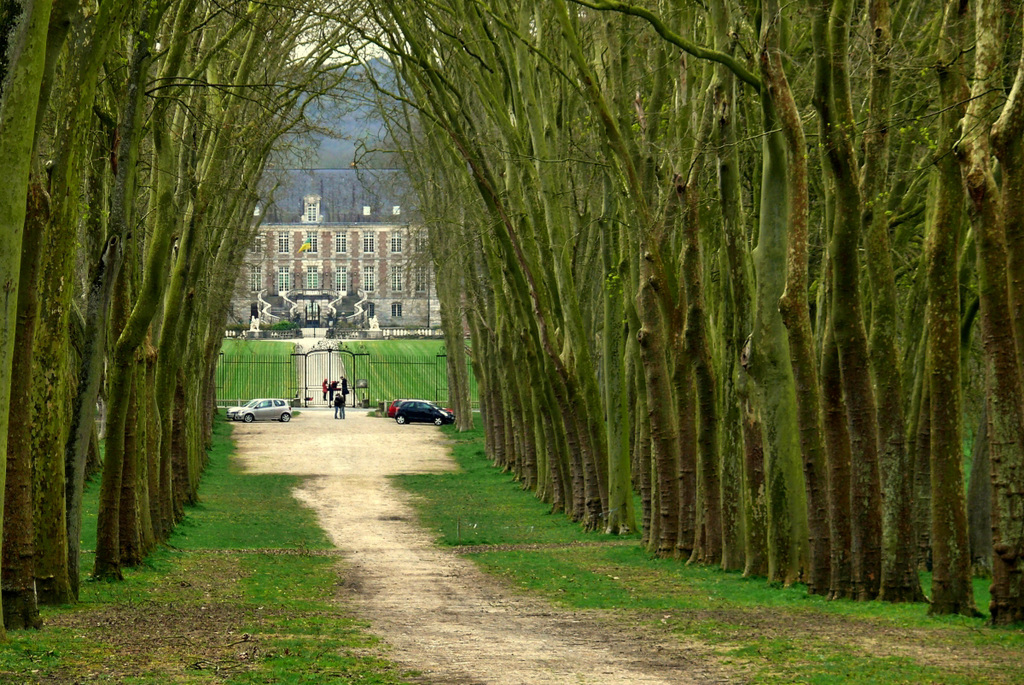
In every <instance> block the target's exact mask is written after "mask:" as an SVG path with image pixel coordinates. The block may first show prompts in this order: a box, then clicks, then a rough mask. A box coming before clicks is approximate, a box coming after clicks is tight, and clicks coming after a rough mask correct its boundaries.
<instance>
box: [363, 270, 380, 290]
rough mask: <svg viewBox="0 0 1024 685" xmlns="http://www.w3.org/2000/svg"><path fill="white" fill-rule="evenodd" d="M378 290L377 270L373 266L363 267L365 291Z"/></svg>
mask: <svg viewBox="0 0 1024 685" xmlns="http://www.w3.org/2000/svg"><path fill="white" fill-rule="evenodd" d="M376 288H377V268H376V267H373V266H364V267H363V290H366V291H368V292H369V291H372V290H376Z"/></svg>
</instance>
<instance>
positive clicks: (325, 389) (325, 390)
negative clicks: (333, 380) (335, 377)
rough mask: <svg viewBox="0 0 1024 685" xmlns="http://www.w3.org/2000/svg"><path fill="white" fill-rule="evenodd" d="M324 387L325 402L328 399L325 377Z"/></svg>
mask: <svg viewBox="0 0 1024 685" xmlns="http://www.w3.org/2000/svg"><path fill="white" fill-rule="evenodd" d="M323 389H324V402H326V401H327V379H326V378H325V379H324V384H323Z"/></svg>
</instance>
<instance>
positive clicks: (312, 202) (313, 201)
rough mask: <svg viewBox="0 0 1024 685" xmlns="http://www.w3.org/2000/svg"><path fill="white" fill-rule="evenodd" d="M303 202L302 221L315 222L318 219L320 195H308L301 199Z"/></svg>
mask: <svg viewBox="0 0 1024 685" xmlns="http://www.w3.org/2000/svg"><path fill="white" fill-rule="evenodd" d="M303 202H304V203H305V207H306V211H305V212H304V213H303V214H302V222H303V223H307V224H315V223H318V222H319V221H320V197H319V196H318V195H308V196H306V197H305V198H304V199H303Z"/></svg>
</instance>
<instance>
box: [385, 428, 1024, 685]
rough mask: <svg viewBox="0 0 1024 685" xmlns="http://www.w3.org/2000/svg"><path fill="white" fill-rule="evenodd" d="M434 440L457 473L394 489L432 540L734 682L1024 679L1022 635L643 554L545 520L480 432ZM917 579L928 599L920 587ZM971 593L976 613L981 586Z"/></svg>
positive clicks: (984, 593)
mask: <svg viewBox="0 0 1024 685" xmlns="http://www.w3.org/2000/svg"><path fill="white" fill-rule="evenodd" d="M445 430H446V431H447V432H448V433H449V436H450V437H451V438H452V440H453V453H454V456H455V458H456V460H457V461H458V463H459V465H460V467H461V468H460V470H459V471H457V472H453V473H443V474H430V475H415V476H402V477H399V478H398V479H397V480H398V482H399V483H400V484H401V485H402V486H403V487H405V488H406V489H408V490H410V491H412V492H413V493H415V494H416V495H417V497H416V498H415V501H416V506H417V508H418V511H419V515H420V518H421V521H422V522H423V524H424V525H425V526H427V527H428V528H429V529H431V530H433V531H434V532H435V533H436V534H437V536H438V544H441V545H447V546H471V547H468V548H467V549H468V552H467V553H468V555H469V556H470V557H471V558H472V559H474V561H476V562H477V563H478V564H479V565H480V566H481V567H482V568H484V569H485V570H487V571H488V572H490V573H492V574H495V575H498V576H501V577H504V578H506V579H507V581H508V583H509V584H511V585H514V586H517V587H519V588H521V589H522V590H523V591H527V592H531V593H537V594H540V595H543V596H545V597H547V598H549V599H550V600H552V601H553V602H554V603H556V604H558V605H561V606H563V607H565V608H567V609H572V610H575V611H581V610H586V611H591V612H595V618H597V617H600V618H604V619H608V620H611V621H613V622H616V621H617V622H621V623H622V624H628V625H629V626H631V627H632V629H634V630H640V631H643V632H644V634H645V635H646V636H647V637H648V639H651V640H653V641H656V642H657V641H663V640H670V641H675V642H681V643H684V644H686V645H689V646H693V647H694V649H696V650H697V651H699V652H700V653H701V654H702V655H703V657H704V658H707V659H710V660H714V661H715V662H716V663H718V664H721V665H722V667H723V668H725V669H727V670H728V671H730V672H733V673H735V676H736V678H737V679H740V680H744V681H751V682H764V683H790V682H800V683H834V682H850V683H1019V682H1024V658H1022V657H1024V631H1021V630H1019V629H1016V630H1014V629H1009V630H1008V629H993V628H990V627H987V626H985V624H984V621H983V620H981V619H968V618H964V617H941V618H929V617H928V616H927V615H926V613H927V608H926V606H925V605H923V604H904V605H891V604H885V603H882V602H863V603H858V602H849V601H835V602H829V601H827V600H825V599H823V598H821V597H818V596H811V595H808V594H807V592H806V588H805V587H804V586H802V585H796V586H793V587H789V588H782V587H773V586H770V585H768V584H767V583H766V582H765V579H764V578H744V577H742V575H741V574H738V573H726V572H723V571H721V570H719V569H717V568H708V567H701V566H688V565H685V564H683V563H681V562H679V561H676V560H669V559H658V558H653V557H651V556H650V555H648V554H647V553H646V552H645V551H644V550H643V549H642V548H641V547H640V546H639V542H638V541H637V539H636V537H633V538H632V539H631V540H627V541H622V540H621V539H616V540H615V541H613V540H611V539H610V538H609V536H606V535H602V534H597V533H591V534H588V533H584V532H582V530H581V529H580V527H579V526H578V525H576V524H574V523H572V522H571V521H569V520H568V519H567V518H565V517H564V516H562V515H552V514H550V513H549V511H548V509H549V508H548V506H547V505H545V504H543V503H541V502H539V501H537V500H536V499H535V498H534V497H533V496H532V495H531V494H530V493H528V492H525V491H523V490H522V488H521V487H520V486H519V485H518V484H517V483H516V482H515V481H514V480H513V478H512V476H511V475H509V474H507V473H502V472H501V471H499V470H498V469H495V468H493V467H492V466H491V465H490V463H489V462H488V460H487V458H486V456H485V455H484V451H483V435H482V431H481V430H479V429H478V430H476V431H474V432H471V433H466V434H457V433H455V432H454V430H453V429H451V428H450V427H446V428H445ZM580 543H584V544H580ZM586 543H589V544H586ZM922 580H923V582H924V585H925V588H926V590H927V589H929V587H930V580H931V579H930V577H928V576H927V575H926V576H924V577H923V578H922ZM976 590H977V595H978V596H977V600H978V606H980V607H985V606H987V603H988V589H987V581H981V580H979V581H978V582H977V583H976Z"/></svg>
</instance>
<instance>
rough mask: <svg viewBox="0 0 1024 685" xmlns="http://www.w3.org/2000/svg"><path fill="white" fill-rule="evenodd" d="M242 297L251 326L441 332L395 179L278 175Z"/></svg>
mask: <svg viewBox="0 0 1024 685" xmlns="http://www.w3.org/2000/svg"><path fill="white" fill-rule="evenodd" d="M277 174H278V177H277V179H276V181H275V182H276V183H277V184H278V186H277V189H276V190H275V192H274V194H273V201H272V202H268V203H267V204H266V206H265V209H262V210H261V211H263V213H264V215H263V217H262V219H263V220H262V222H261V223H260V225H259V228H258V229H257V233H256V236H255V238H254V239H253V242H252V244H251V245H250V249H249V251H248V255H247V258H246V266H245V269H244V270H243V274H242V279H241V281H242V282H241V283H240V284H239V285H240V287H239V289H238V292H237V295H236V298H235V307H234V313H235V318H236V319H237V320H238V321H239V322H247V321H248V320H249V316H250V313H251V312H252V311H253V310H254V309H258V311H259V314H260V319H261V323H262V324H263V325H264V326H266V325H269V324H271V323H273V322H275V321H278V320H282V319H286V320H293V321H299V322H300V323H302V325H309V323H308V322H309V321H312V320H315V321H317V325H320V326H326V325H328V324H329V323H331V322H333V321H334V320H337V319H342V320H344V321H348V322H350V323H352V324H356V325H364V326H365V325H366V324H367V323H368V321H369V319H370V317H371V316H376V317H377V321H378V323H379V324H380V326H382V327H399V328H422V327H434V326H439V325H440V314H439V308H438V303H437V297H436V295H435V293H434V288H433V274H432V270H431V267H430V260H429V258H428V255H427V252H426V249H425V243H424V234H423V232H422V230H421V229H420V228H419V227H418V226H417V224H416V222H415V220H414V215H413V212H411V211H410V210H409V208H408V207H407V206H404V205H403V204H402V203H401V201H400V199H399V198H400V197H402V195H401V194H398V193H396V192H395V191H394V187H395V185H396V184H397V182H398V181H399V180H400V175H399V174H398V173H397V172H394V171H356V170H348V169H340V170H335V169H331V170H314V171H308V170H301V171H287V172H277Z"/></svg>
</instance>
